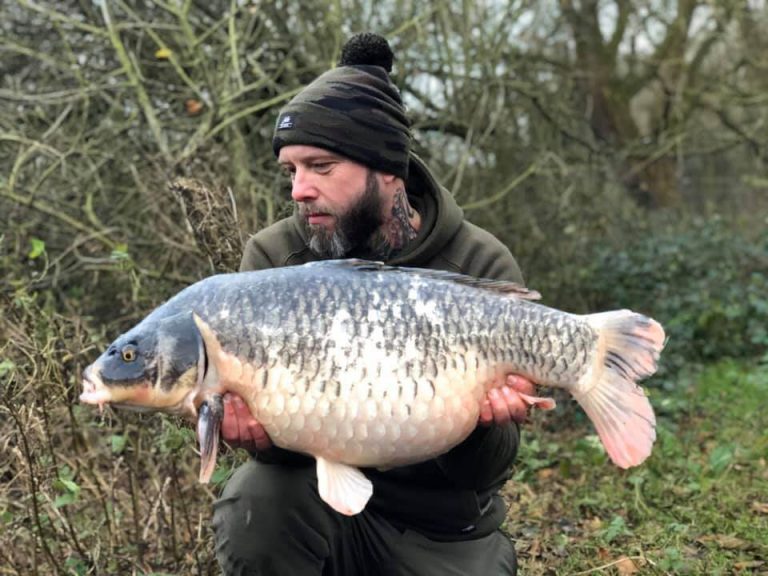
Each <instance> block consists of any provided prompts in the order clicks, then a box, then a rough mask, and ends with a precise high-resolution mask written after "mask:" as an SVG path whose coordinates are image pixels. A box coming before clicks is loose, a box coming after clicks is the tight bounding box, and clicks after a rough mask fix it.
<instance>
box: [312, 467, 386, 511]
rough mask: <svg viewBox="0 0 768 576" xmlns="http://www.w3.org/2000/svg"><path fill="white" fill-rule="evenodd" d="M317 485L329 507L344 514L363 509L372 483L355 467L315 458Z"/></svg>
mask: <svg viewBox="0 0 768 576" xmlns="http://www.w3.org/2000/svg"><path fill="white" fill-rule="evenodd" d="M317 487H318V490H319V492H320V498H322V499H323V500H324V501H325V502H326V503H327V504H328V505H329V506H330V507H331V508H333V509H334V510H336V511H337V512H339V513H341V514H344V515H346V516H354V515H355V514H358V513H360V512H362V511H363V509H364V508H365V505H366V504H367V503H368V500H370V498H371V495H372V494H373V484H371V481H370V480H368V478H366V477H365V475H364V474H363V473H362V472H360V470H358V469H357V468H354V467H352V466H347V465H346V464H341V463H339V462H332V461H330V460H326V459H325V458H322V457H319V458H318V459H317Z"/></svg>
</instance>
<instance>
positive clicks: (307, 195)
mask: <svg viewBox="0 0 768 576" xmlns="http://www.w3.org/2000/svg"><path fill="white" fill-rule="evenodd" d="M318 195H319V194H318V190H317V188H316V187H315V183H314V181H313V179H312V175H311V174H309V173H307V171H306V170H301V169H297V170H296V172H294V174H293V179H292V181H291V198H293V201H294V202H309V201H312V200H315V199H317V197H318Z"/></svg>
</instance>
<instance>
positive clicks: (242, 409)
mask: <svg viewBox="0 0 768 576" xmlns="http://www.w3.org/2000/svg"><path fill="white" fill-rule="evenodd" d="M221 437H222V438H223V439H224V441H225V442H227V443H228V444H231V445H232V446H234V447H235V448H244V449H245V450H248V451H249V452H254V451H260V450H267V449H268V448H271V447H272V440H270V438H269V435H268V434H267V431H266V430H264V427H263V426H262V425H261V424H259V423H258V422H257V421H256V420H255V419H254V417H253V414H251V411H250V410H249V409H248V406H247V405H246V403H245V402H243V399H242V398H241V397H240V396H238V395H237V394H233V393H231V392H227V393H226V394H224V420H222V422H221Z"/></svg>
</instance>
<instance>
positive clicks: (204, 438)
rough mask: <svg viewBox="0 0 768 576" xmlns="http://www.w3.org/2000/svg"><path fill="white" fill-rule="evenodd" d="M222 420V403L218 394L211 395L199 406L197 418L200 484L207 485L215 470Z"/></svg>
mask: <svg viewBox="0 0 768 576" xmlns="http://www.w3.org/2000/svg"><path fill="white" fill-rule="evenodd" d="M223 419H224V403H223V401H222V398H221V396H220V395H219V394H214V395H212V396H211V397H210V398H209V399H208V400H206V401H205V402H203V403H202V404H201V405H200V414H199V416H198V418H197V440H198V442H199V443H200V482H202V483H203V484H207V483H208V481H209V480H210V479H211V474H213V470H214V468H216V455H217V453H218V451H219V433H220V431H221V421H222V420H223Z"/></svg>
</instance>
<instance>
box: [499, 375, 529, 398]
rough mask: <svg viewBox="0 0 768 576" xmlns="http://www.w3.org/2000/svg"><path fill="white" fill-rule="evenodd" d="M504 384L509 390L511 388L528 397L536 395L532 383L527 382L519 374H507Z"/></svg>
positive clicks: (526, 379)
mask: <svg viewBox="0 0 768 576" xmlns="http://www.w3.org/2000/svg"><path fill="white" fill-rule="evenodd" d="M506 384H507V386H508V387H509V388H512V389H513V390H516V391H517V392H522V393H523V394H528V395H529V396H533V395H534V394H536V387H535V386H534V385H533V382H531V381H530V380H528V378H526V377H525V376H520V375H519V374H507V382H506Z"/></svg>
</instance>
